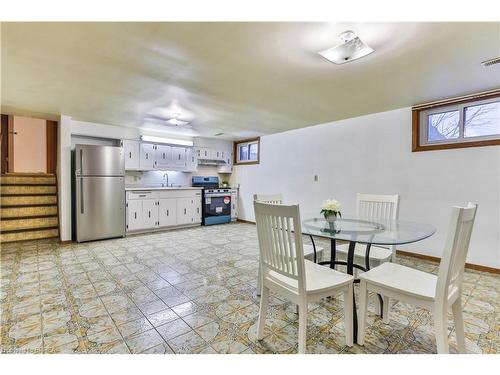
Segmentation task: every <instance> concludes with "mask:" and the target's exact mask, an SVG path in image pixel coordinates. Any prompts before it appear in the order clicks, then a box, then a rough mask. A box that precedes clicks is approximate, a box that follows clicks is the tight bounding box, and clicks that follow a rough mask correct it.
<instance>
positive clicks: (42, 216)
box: [1, 214, 59, 221]
mask: <svg viewBox="0 0 500 375" xmlns="http://www.w3.org/2000/svg"><path fill="white" fill-rule="evenodd" d="M48 217H57V218H58V217H59V215H54V214H48V215H31V216H15V217H13V216H11V217H2V218H1V221H12V220H29V219H46V218H48Z"/></svg>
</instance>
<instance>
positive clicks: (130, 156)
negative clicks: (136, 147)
mask: <svg viewBox="0 0 500 375" xmlns="http://www.w3.org/2000/svg"><path fill="white" fill-rule="evenodd" d="M128 158H129V159H132V151H130V152H129V153H128Z"/></svg>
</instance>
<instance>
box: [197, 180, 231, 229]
mask: <svg viewBox="0 0 500 375" xmlns="http://www.w3.org/2000/svg"><path fill="white" fill-rule="evenodd" d="M192 185H193V186H195V187H202V188H203V191H202V194H201V208H202V209H201V223H202V224H203V225H214V224H223V223H229V222H231V189H230V188H219V177H217V176H211V177H204V176H193V178H192Z"/></svg>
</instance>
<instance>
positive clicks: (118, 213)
mask: <svg viewBox="0 0 500 375" xmlns="http://www.w3.org/2000/svg"><path fill="white" fill-rule="evenodd" d="M74 157H75V159H74V166H75V179H74V181H75V189H74V191H75V195H74V197H75V202H74V203H75V204H74V208H75V229H76V241H77V242H83V241H91V240H99V239H105V238H113V237H123V236H124V235H125V158H124V154H123V149H122V148H121V147H113V146H94V145H76V146H75V154H74Z"/></svg>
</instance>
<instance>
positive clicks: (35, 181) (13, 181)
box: [0, 175, 56, 185]
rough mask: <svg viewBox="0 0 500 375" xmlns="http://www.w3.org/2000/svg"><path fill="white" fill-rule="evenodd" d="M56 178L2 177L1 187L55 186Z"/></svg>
mask: <svg viewBox="0 0 500 375" xmlns="http://www.w3.org/2000/svg"><path fill="white" fill-rule="evenodd" d="M55 184H56V176H54V175H39V176H33V175H31V176H26V175H2V176H1V177H0V185H55Z"/></svg>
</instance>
